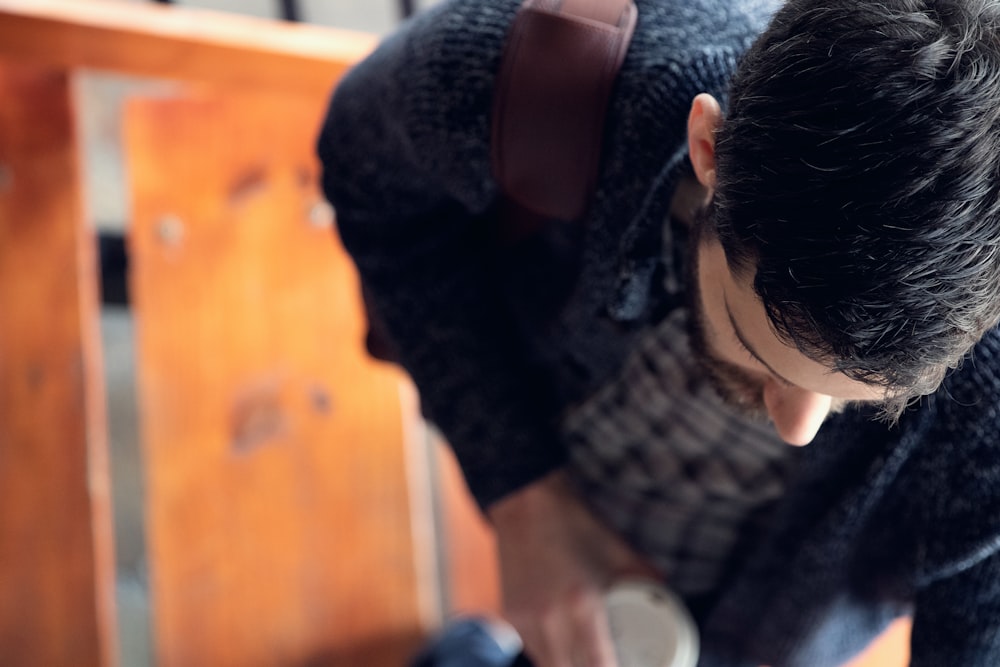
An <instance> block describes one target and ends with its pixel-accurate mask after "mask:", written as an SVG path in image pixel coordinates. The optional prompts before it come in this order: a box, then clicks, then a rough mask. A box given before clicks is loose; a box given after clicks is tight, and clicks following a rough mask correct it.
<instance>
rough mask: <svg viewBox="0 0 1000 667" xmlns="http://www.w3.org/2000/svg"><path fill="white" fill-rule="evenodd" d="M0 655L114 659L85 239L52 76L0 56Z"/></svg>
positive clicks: (32, 660) (63, 87)
mask: <svg viewBox="0 0 1000 667" xmlns="http://www.w3.org/2000/svg"><path fill="white" fill-rule="evenodd" d="M0 99H3V104H0V590H2V594H0V662H3V664H9V665H18V666H19V667H33V666H38V667H54V666H60V665H67V666H69V665H113V664H115V649H114V647H115V636H114V631H115V627H114V625H115V624H114V608H113V605H114V564H113V562H112V559H113V548H112V547H113V545H112V537H111V519H110V506H109V497H108V493H109V492H108V488H109V481H108V462H107V440H106V436H105V433H106V428H105V423H104V413H103V385H102V382H101V379H100V378H101V360H100V347H99V345H100V343H99V337H98V326H99V323H98V310H97V285H96V277H95V276H96V271H95V264H94V262H95V259H94V238H93V234H92V233H91V231H90V230H89V229H87V228H85V225H84V221H83V213H82V204H81V187H80V173H79V168H78V164H77V160H78V157H77V152H76V146H77V144H76V139H75V136H74V131H73V123H72V103H71V97H70V89H69V84H68V81H67V77H66V76H65V74H63V73H59V72H52V71H47V70H41V69H37V68H34V67H29V66H26V65H15V64H13V63H10V62H6V61H2V60H0Z"/></svg>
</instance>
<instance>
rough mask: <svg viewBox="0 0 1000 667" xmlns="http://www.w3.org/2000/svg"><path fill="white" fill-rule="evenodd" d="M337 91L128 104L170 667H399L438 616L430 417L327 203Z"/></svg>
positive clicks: (133, 241) (163, 665) (156, 546)
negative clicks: (330, 96) (366, 305)
mask: <svg viewBox="0 0 1000 667" xmlns="http://www.w3.org/2000/svg"><path fill="white" fill-rule="evenodd" d="M324 97H325V96H324ZM322 106H323V100H322V99H314V98H303V99H298V98H294V97H288V96H285V97H269V96H265V95H251V94H245V95H241V96H229V97H212V96H202V97H198V98H196V99H189V100H185V99H160V100H137V101H135V102H134V103H132V104H130V105H129V108H128V109H127V113H126V116H127V123H126V127H127V132H126V138H127V142H126V143H127V146H128V148H127V151H128V153H127V159H128V166H129V169H130V173H131V180H132V191H133V207H134V215H133V227H132V229H131V230H130V250H131V253H132V262H133V269H132V271H133V273H132V277H131V288H132V294H133V296H134V307H135V316H136V327H137V347H138V356H139V359H138V373H139V378H138V383H139V391H140V396H139V405H140V416H141V421H142V434H143V439H144V447H145V449H144V451H145V457H146V461H145V466H146V477H147V482H146V488H147V493H146V497H147V504H148V529H147V530H148V535H149V542H150V544H149V554H150V568H151V588H152V590H151V594H152V599H153V609H154V610H153V617H154V636H155V638H154V643H155V653H156V658H157V661H158V665H160V667H171V666H178V667H197V666H198V665H211V666H218V665H226V666H227V667H238V666H240V665H269V666H281V665H306V664H309V665H313V664H316V665H320V664H321V665H345V666H347V665H351V666H352V667H353V666H355V665H361V664H364V665H370V666H372V667H379V666H380V665H385V666H386V667H389V666H390V665H391V666H393V667H395V666H397V665H401V664H403V662H404V658H405V656H406V655H407V654H408V653H409V651H410V650H411V649H412V648H413V647H414V646H415V642H416V640H417V638H418V636H419V635H420V634H422V633H423V632H424V630H425V629H426V627H427V626H428V625H429V624H431V621H429V620H428V605H427V604H426V601H427V595H428V587H430V588H433V586H434V585H435V582H433V581H426V580H425V579H423V578H421V577H420V576H418V573H419V571H420V562H422V561H421V559H422V558H424V557H425V556H426V554H424V553H421V549H422V548H424V546H426V547H427V548H430V546H429V545H425V544H424V543H422V542H421V540H420V539H417V540H415V539H414V534H413V526H414V521H413V518H414V517H412V516H411V512H412V511H413V510H414V506H413V504H412V503H411V500H410V497H409V480H408V475H409V474H410V471H409V470H408V467H407V457H408V455H409V453H408V452H407V451H406V447H407V446H408V441H412V440H413V438H412V437H411V436H413V434H414V432H415V429H421V428H422V426H421V425H420V421H419V417H418V414H417V410H416V405H415V400H414V398H413V396H412V392H409V391H403V393H402V394H401V387H404V388H405V386H406V385H405V384H404V380H403V379H402V376H401V375H400V374H399V373H398V372H396V371H394V370H393V369H392V368H390V367H388V366H384V365H379V364H376V363H373V362H371V361H369V360H368V359H367V358H366V357H365V355H364V352H363V349H362V340H363V331H364V330H363V319H362V318H363V316H362V310H361V307H360V301H359V296H358V284H357V279H356V276H355V272H354V269H353V265H351V264H350V262H349V261H348V259H347V257H346V256H345V254H344V253H343V251H342V250H341V248H340V247H339V244H338V242H337V240H336V238H335V233H334V231H333V229H331V228H330V227H329V226H328V225H327V224H326V223H327V222H328V220H326V219H325V217H324V216H323V214H322V208H321V207H319V206H318V204H319V202H320V195H319V192H318V190H317V186H316V182H317V178H318V173H317V165H316V163H315V160H314V158H313V144H314V138H315V134H316V131H317V130H318V127H319V121H320V116H321V112H322ZM401 396H403V397H404V398H403V400H401ZM419 518H420V519H423V518H425V517H419ZM421 523H423V522H421ZM361 656H364V657H363V658H362V657H361Z"/></svg>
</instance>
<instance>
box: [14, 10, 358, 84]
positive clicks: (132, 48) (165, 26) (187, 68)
mask: <svg viewBox="0 0 1000 667" xmlns="http://www.w3.org/2000/svg"><path fill="white" fill-rule="evenodd" d="M375 43H376V38H375V37H374V36H372V35H366V34H363V33H357V32H351V31H347V30H337V29H333V28H324V27H319V26H310V25H304V24H297V25H293V24H288V23H282V22H278V21H270V20H266V19H259V18H253V17H248V16H238V15H234V14H226V13H222V12H213V11H208V10H201V9H192V8H182V7H166V6H163V5H156V4H154V3H140V4H135V3H126V2H121V1H120V0H118V1H114V0H87V1H86V2H81V0H0V56H5V55H6V56H8V57H16V58H19V59H22V60H30V61H32V62H37V63H45V64H49V65H54V66H60V67H91V68H96V69H107V70H113V71H117V72H122V73H126V74H133V75H138V76H150V77H163V78H170V79H185V80H194V81H206V82H211V83H226V84H235V85H237V86H240V87H245V86H248V85H249V86H255V87H263V86H267V87H272V88H280V89H288V90H301V91H307V92H311V93H313V94H317V95H325V94H326V92H327V91H329V90H330V87H331V85H332V84H333V83H334V82H335V81H336V80H337V79H338V78H339V77H340V75H341V74H343V72H344V70H345V69H346V68H347V67H349V66H351V65H352V64H354V63H355V62H357V61H358V60H359V59H360V58H361V57H363V56H364V55H365V54H367V53H368V52H369V51H371V50H372V48H374V46H375Z"/></svg>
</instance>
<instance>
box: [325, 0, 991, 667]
mask: <svg viewBox="0 0 1000 667" xmlns="http://www.w3.org/2000/svg"><path fill="white" fill-rule="evenodd" d="M518 4H519V3H518V2H517V1H516V0H490V1H487V0H462V1H459V2H447V3H445V4H444V5H441V6H438V7H436V8H435V9H433V10H431V11H430V12H427V13H425V14H423V15H422V16H420V17H418V18H417V19H416V20H415V21H413V22H411V23H409V24H408V25H407V26H405V27H404V29H403V30H402V31H400V32H399V33H397V34H396V35H394V36H392V37H391V38H389V39H388V40H387V41H386V42H385V43H384V44H383V45H382V46H381V47H380V48H379V49H378V51H377V52H376V53H374V54H373V55H372V56H371V57H370V58H369V59H367V60H366V61H365V62H364V63H362V64H361V65H360V66H359V67H357V68H356V69H355V70H354V71H352V72H351V73H350V74H349V75H348V76H347V78H346V79H345V80H344V81H343V82H342V83H341V84H340V86H339V88H338V90H337V92H336V95H335V96H334V99H333V102H332V104H331V109H330V113H329V116H328V118H327V121H326V124H325V126H324V128H323V134H322V136H321V138H320V143H319V151H320V157H321V159H322V161H323V164H324V168H325V172H324V186H325V190H326V193H327V196H328V197H329V198H330V201H331V202H332V203H333V204H334V206H335V208H336V210H337V220H338V228H339V231H340V234H341V237H342V240H343V242H344V244H345V246H346V247H347V248H348V250H349V251H350V253H351V254H352V256H353V257H354V259H355V261H356V262H357V265H358V268H359V270H360V273H361V276H362V280H363V282H364V285H365V291H366V295H367V297H368V298H369V300H370V303H371V305H372V307H373V309H374V311H375V314H376V316H377V317H378V318H379V319H380V320H381V321H382V322H383V323H384V325H385V326H386V328H387V330H388V331H389V332H390V334H391V337H392V339H393V343H394V345H395V346H396V348H397V349H396V352H397V353H398V355H399V357H400V359H401V361H402V363H403V365H404V366H405V367H406V369H407V370H408V371H409V372H410V374H411V375H412V376H413V378H414V380H415V382H416V384H417V386H418V387H419V389H420V393H421V398H422V401H423V405H424V409H425V411H426V412H427V413H428V415H429V416H430V417H431V418H432V419H433V420H434V421H435V422H436V423H437V424H438V425H439V426H440V427H441V429H442V430H443V432H444V433H445V434H446V435H447V437H448V439H449V441H450V442H451V444H452V446H453V447H454V449H455V451H456V453H457V455H458V457H459V460H460V463H461V465H462V468H463V471H464V472H465V475H466V479H467V481H468V483H469V485H470V488H471V489H472V491H473V493H474V494H475V496H476V498H477V500H478V501H479V502H480V504H481V505H483V506H486V505H488V504H490V503H492V502H493V501H495V500H496V499H498V498H500V497H502V496H503V495H504V494H506V493H509V492H510V491H512V490H515V489H517V488H519V487H521V486H523V485H524V484H526V483H528V482H530V481H532V480H534V479H537V478H539V477H541V476H542V475H544V474H545V473H547V472H549V471H551V470H553V469H554V468H556V467H558V466H560V465H561V464H562V463H563V462H564V460H565V451H564V448H563V444H562V443H561V442H559V439H558V437H557V435H556V433H557V431H556V428H555V424H556V421H557V418H558V416H559V415H560V413H561V412H562V411H563V410H564V409H565V408H566V407H567V406H569V405H571V404H572V403H574V402H576V401H579V400H580V399H582V398H583V397H585V396H587V395H588V394H589V393H590V392H592V391H593V390H594V389H596V388H597V387H598V386H600V384H601V383H602V382H604V381H606V380H607V379H608V378H610V377H611V376H613V374H614V373H615V372H616V371H617V369H618V368H619V367H620V365H621V363H622V362H623V360H624V359H625V357H626V355H627V354H628V352H629V350H630V349H631V347H632V345H633V343H634V341H635V339H636V336H637V334H638V333H639V332H640V331H641V330H642V329H643V328H644V327H645V326H648V325H649V324H651V323H654V322H656V321H657V320H658V319H659V318H661V317H663V316H664V314H666V313H667V312H669V311H670V308H671V307H672V306H674V305H676V304H671V303H670V302H669V300H668V299H667V298H666V297H665V296H664V294H663V290H662V289H660V288H659V287H658V286H659V285H661V283H662V275H661V271H662V264H663V262H662V259H661V258H662V257H663V253H664V252H670V249H671V248H672V247H673V239H671V238H669V232H668V231H667V230H668V229H669V227H665V225H664V224H663V221H664V220H666V218H667V214H668V210H669V203H670V198H671V195H672V193H673V190H674V188H675V186H676V183H677V179H678V178H679V177H680V175H681V173H682V170H683V169H684V158H685V153H684V151H685V119H686V114H687V110H688V107H689V105H690V102H691V99H692V98H693V97H694V96H695V95H696V94H697V93H699V92H703V91H704V92H710V93H712V94H714V95H715V96H716V97H718V98H720V99H721V100H723V101H724V100H725V86H726V81H727V80H728V78H729V76H730V74H731V73H732V71H733V69H734V68H735V64H736V61H737V59H738V57H739V55H740V54H741V53H742V52H743V50H744V49H745V48H746V47H747V46H748V45H749V43H750V41H751V40H752V39H753V37H754V35H755V34H756V33H757V32H759V30H761V29H762V28H763V25H764V23H765V21H766V19H767V16H768V11H769V9H770V8H771V6H770V5H769V4H768V3H767V2H764V1H763V0H761V1H759V2H755V1H752V0H730V1H728V2H726V1H723V0H646V1H643V0H639V1H638V2H637V4H638V7H639V23H638V26H637V29H636V33H635V37H634V38H633V41H632V45H631V47H630V50H629V54H628V56H627V58H626V61H625V63H624V65H623V68H622V71H621V74H620V77H619V80H618V83H617V86H616V89H615V92H614V95H613V99H612V103H611V108H610V110H609V118H608V125H607V128H608V129H607V131H606V137H605V156H604V161H603V166H602V172H601V179H600V185H599V188H598V192H597V194H596V197H595V200H594V204H593V206H592V208H591V210H590V213H589V214H588V216H587V219H586V220H584V221H583V223H582V228H581V229H580V230H579V231H580V232H581V233H582V234H583V236H584V242H583V253H582V259H581V262H582V267H581V269H580V273H579V278H578V281H577V284H576V290H575V292H574V294H573V296H572V297H571V299H570V301H569V304H568V305H567V306H566V307H565V308H564V309H563V310H562V311H561V314H560V316H559V317H558V318H556V319H555V320H545V321H543V322H541V323H540V322H539V321H537V320H534V319H533V318H532V317H531V316H530V314H528V313H526V312H525V309H524V308H522V307H521V305H522V304H523V303H530V300H531V298H532V294H531V292H532V290H533V286H537V285H538V284H540V281H542V282H544V281H545V280H547V279H549V278H551V276H549V275H548V273H547V272H548V271H550V270H551V269H550V265H549V264H548V263H547V262H546V261H545V258H546V255H545V253H544V252H542V251H540V250H539V248H541V247H543V246H546V244H548V247H552V246H557V245H558V244H559V241H560V238H561V237H562V236H564V235H566V234H568V233H575V232H570V231H567V230H566V229H565V228H564V227H559V226H556V227H553V228H552V229H551V230H549V231H548V232H547V233H546V235H544V236H545V238H543V239H540V240H539V245H538V247H535V248H533V249H526V250H523V251H522V252H519V253H516V254H515V253H506V252H505V253H500V252H497V250H496V249H495V244H492V243H490V242H489V239H490V237H491V232H492V228H491V225H492V224H493V220H494V208H495V205H496V200H497V186H496V184H495V182H494V180H493V178H492V176H491V175H490V169H489V165H490V147H489V137H490V131H489V130H490V110H491V106H492V95H493V88H494V78H495V75H496V71H497V68H498V64H499V59H500V51H501V48H502V45H503V40H504V37H505V35H506V31H507V29H508V27H509V24H510V21H511V19H512V18H513V16H514V13H515V11H516V8H517V5H518ZM998 383H1000V336H998V335H997V334H996V333H995V332H991V333H990V334H989V335H988V336H987V337H986V339H985V340H984V341H983V342H982V343H981V344H980V345H979V347H977V349H976V352H975V355H974V356H973V358H972V359H971V360H970V361H969V362H968V363H966V364H965V366H964V367H963V368H962V369H960V370H959V371H958V372H956V373H954V374H953V375H952V376H951V377H950V378H949V379H948V380H947V381H946V383H945V385H944V386H943V387H942V389H941V390H940V391H939V392H938V393H937V394H935V395H934V396H932V397H929V398H928V399H926V400H925V401H924V402H923V404H922V405H921V406H920V407H919V409H914V410H911V411H910V412H908V413H907V414H905V415H904V417H903V419H902V420H901V422H900V424H899V425H898V426H897V427H895V428H892V429H889V428H887V427H886V426H885V425H883V424H880V423H878V422H875V421H872V420H871V419H870V416H871V415H869V414H866V413H864V412H861V411H859V412H848V413H846V414H843V415H840V416H838V417H836V418H834V419H832V420H831V421H830V422H829V423H828V424H826V425H825V426H824V428H823V429H822V430H821V432H820V435H819V436H818V437H817V439H816V441H815V442H814V443H813V444H812V445H811V446H810V447H809V448H807V450H806V451H805V452H803V456H802V461H801V467H800V469H799V473H798V475H797V477H796V479H795V480H794V481H793V483H792V487H791V488H790V489H789V492H788V494H787V497H786V498H785V499H784V500H783V501H782V502H781V504H780V506H779V507H778V509H777V512H776V514H775V516H774V521H773V524H772V527H771V530H770V532H769V533H768V534H767V535H764V536H760V539H758V540H756V541H755V542H754V543H753V544H749V545H747V546H746V548H745V550H744V552H743V554H742V557H741V558H740V559H738V563H737V564H736V565H735V566H734V569H733V571H732V573H731V576H730V577H729V578H728V580H727V584H726V586H725V587H724V588H723V589H722V590H720V591H718V594H717V595H716V596H715V598H714V599H713V600H712V603H711V604H710V605H707V606H705V607H704V608H703V609H702V610H701V612H700V613H699V616H700V617H699V619H698V620H699V624H700V626H701V630H702V633H703V654H702V658H701V662H700V665H702V667H716V666H717V667H722V666H726V667H743V666H746V667H751V666H754V667H756V666H758V665H761V664H768V665H771V666H772V667H784V666H801V667H824V666H829V667H834V666H835V665H838V664H841V663H842V662H843V661H844V660H846V659H847V658H848V657H850V656H851V655H853V654H855V653H856V652H858V651H859V650H860V649H861V648H863V647H864V646H865V645H866V644H867V643H868V642H869V641H870V640H871V639H872V638H873V637H874V636H875V635H876V634H877V633H878V632H879V631H880V630H882V629H883V628H884V627H885V626H886V625H887V624H888V622H889V621H890V620H891V619H892V618H894V617H895V616H898V615H900V614H904V613H912V614H914V619H915V624H914V638H913V659H912V664H913V665H914V666H919V667H925V666H938V665H963V666H982V667H987V666H990V667H992V666H993V665H996V664H1000V557H998V556H997V555H996V551H997V549H998V547H1000V438H998V437H997V435H996V434H995V432H996V430H997V428H998V426H1000V412H998V404H1000V399H998V397H1000V384H998Z"/></svg>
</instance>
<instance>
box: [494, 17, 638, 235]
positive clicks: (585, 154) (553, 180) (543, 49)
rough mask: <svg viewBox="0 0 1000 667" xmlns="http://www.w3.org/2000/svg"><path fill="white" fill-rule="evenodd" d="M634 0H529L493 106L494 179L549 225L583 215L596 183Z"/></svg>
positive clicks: (511, 42)
mask: <svg viewBox="0 0 1000 667" xmlns="http://www.w3.org/2000/svg"><path fill="white" fill-rule="evenodd" d="M636 15H637V12H636V8H635V5H634V4H633V3H632V0H525V2H524V4H522V5H521V8H520V10H519V11H518V15H517V17H516V18H515V20H514V24H513V26H512V27H511V31H510V34H509V36H508V38H507V44H506V47H505V51H504V56H503V62H502V64H501V68H500V74H499V78H498V80H497V92H496V96H495V99H494V105H493V137H492V141H493V145H492V159H493V173H494V176H495V178H496V179H497V181H498V182H499V184H500V187H501V189H502V190H503V192H504V193H505V194H506V195H507V197H509V198H510V199H511V200H513V202H514V203H515V204H517V205H518V206H520V207H523V208H525V209H527V210H529V211H531V212H533V213H535V214H537V215H539V216H542V217H543V218H555V219H560V220H576V219H578V218H580V217H582V216H583V214H584V213H585V212H586V210H587V206H588V205H589V201H590V198H591V195H592V194H593V191H594V188H595V187H596V183H597V172H598V167H599V164H600V153H601V144H602V140H603V134H604V119H605V115H606V112H607V107H608V101H609V98H610V95H611V89H612V86H613V85H614V81H615V77H616V76H617V75H618V70H619V68H620V67H621V64H622V61H623V60H624V59H625V52H626V51H627V50H628V44H629V40H630V39H631V38H632V33H633V31H634V29H635V22H636Z"/></svg>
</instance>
